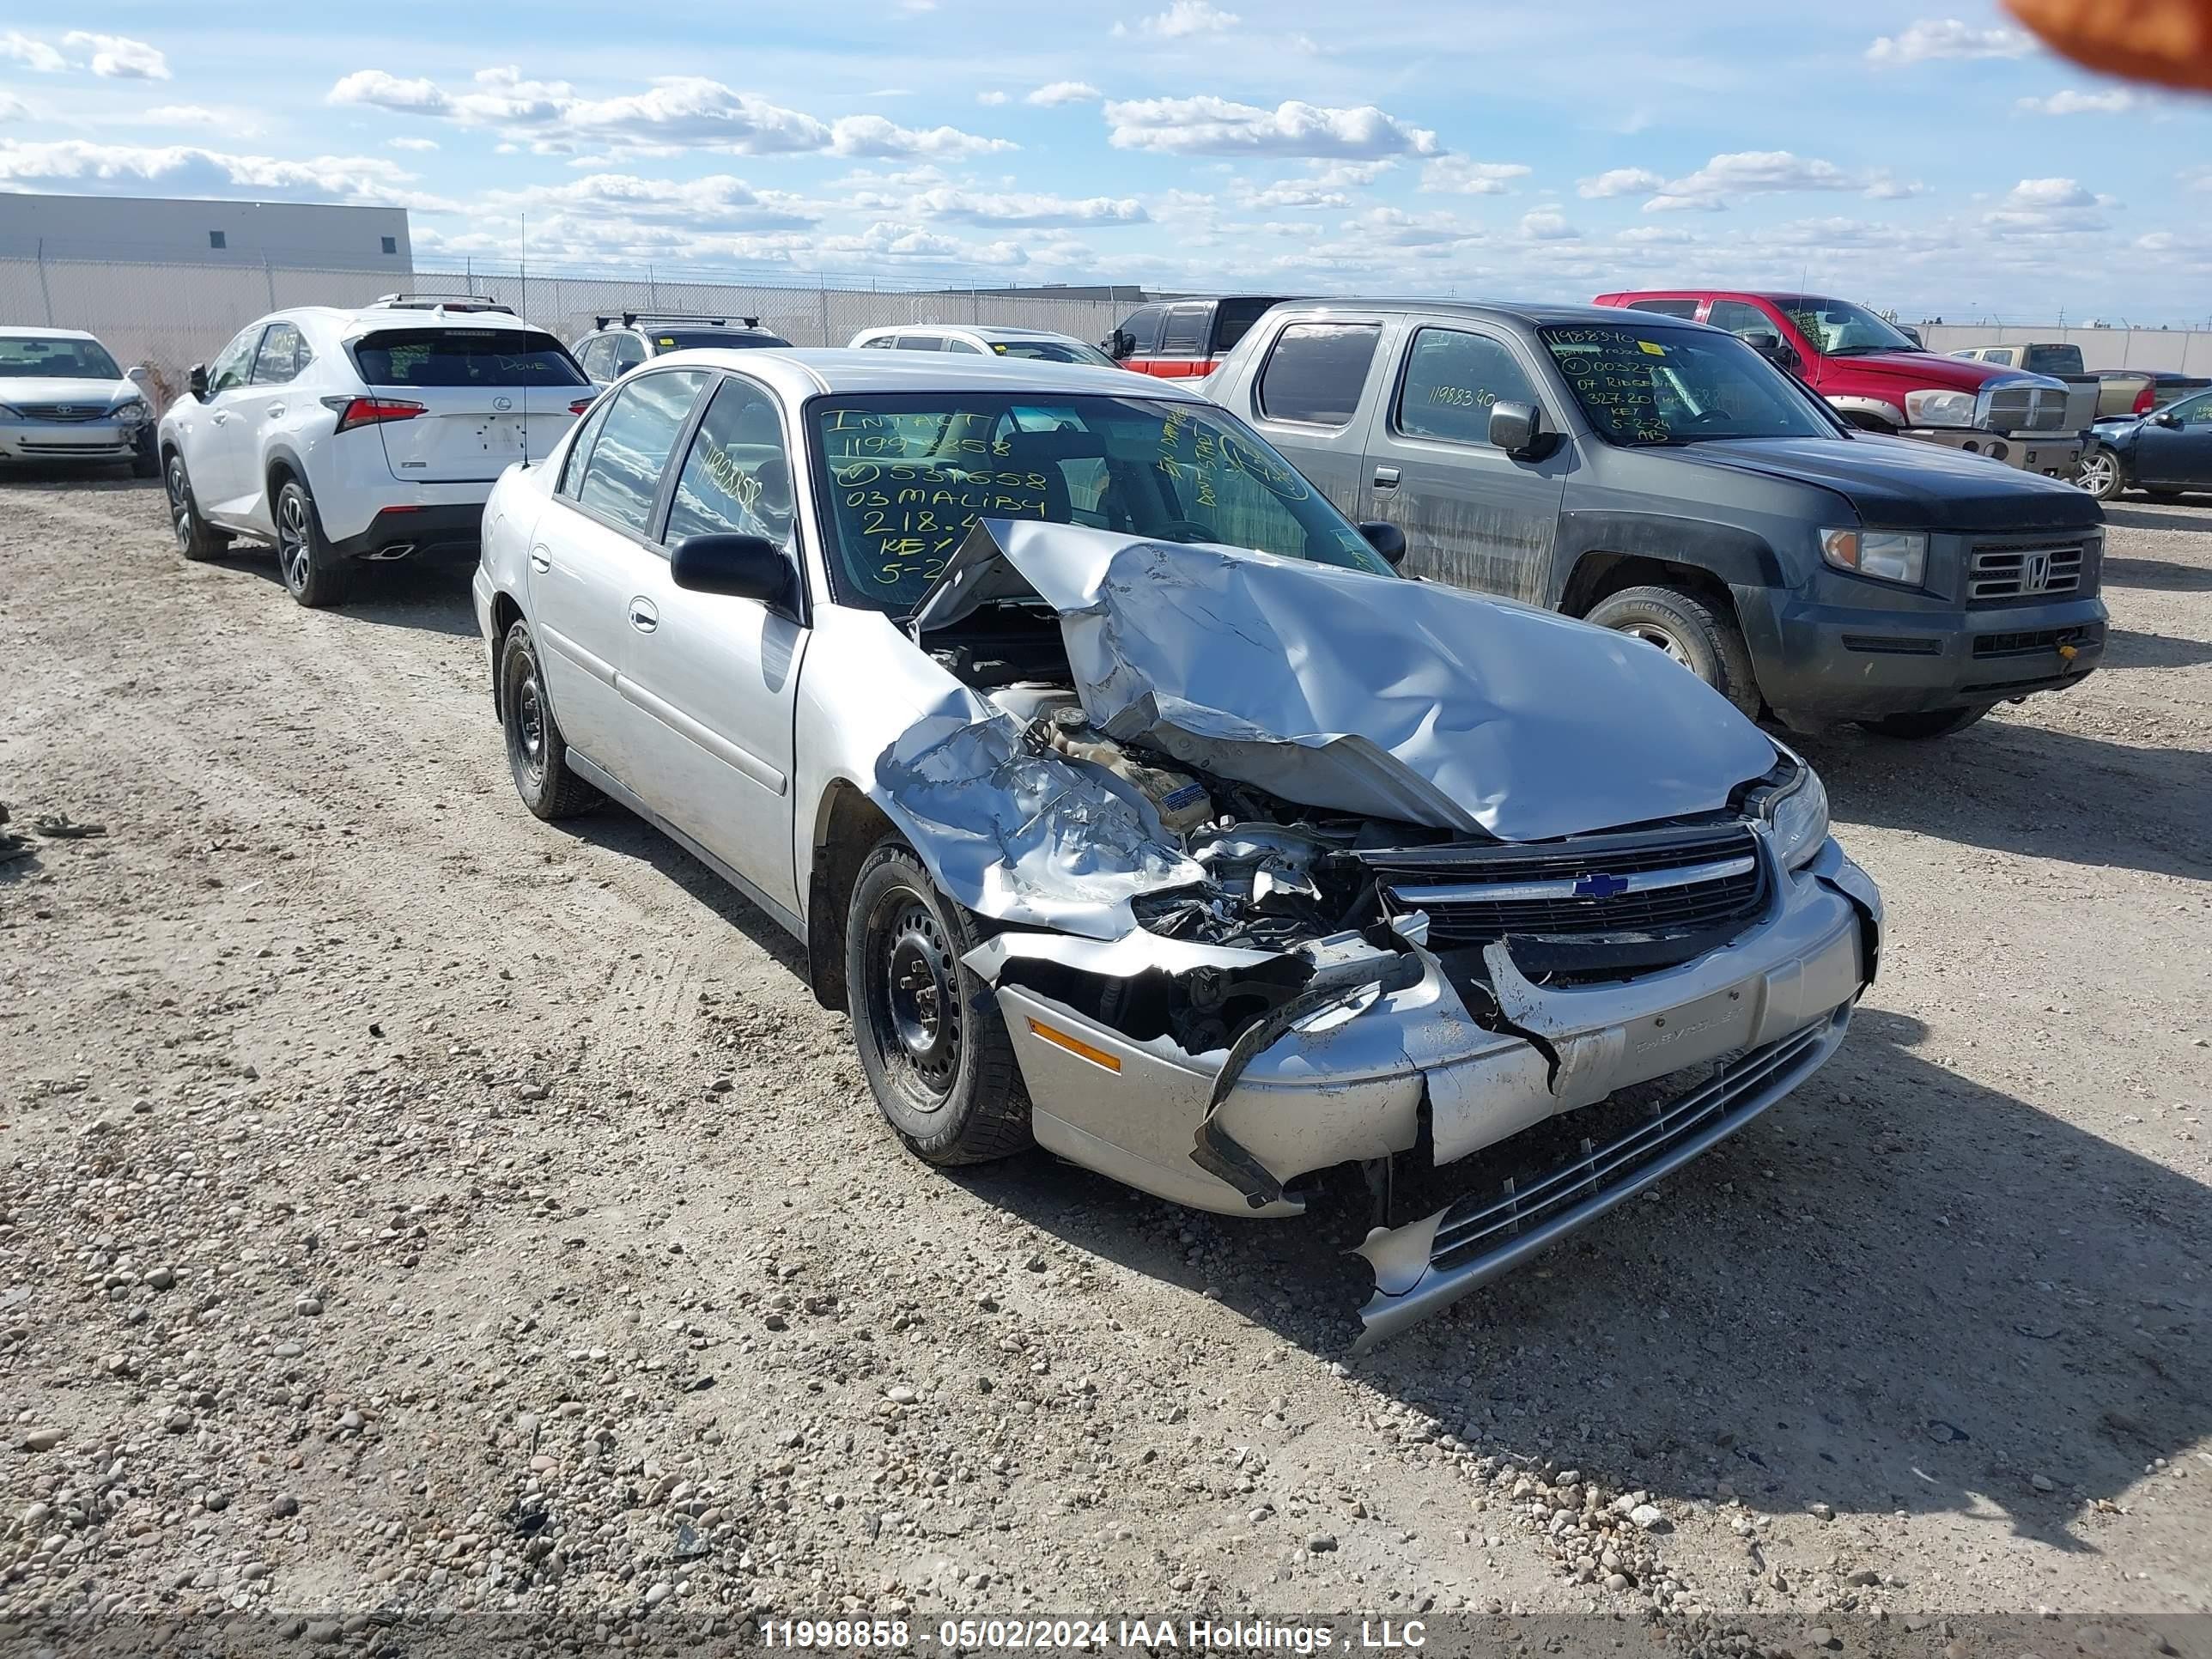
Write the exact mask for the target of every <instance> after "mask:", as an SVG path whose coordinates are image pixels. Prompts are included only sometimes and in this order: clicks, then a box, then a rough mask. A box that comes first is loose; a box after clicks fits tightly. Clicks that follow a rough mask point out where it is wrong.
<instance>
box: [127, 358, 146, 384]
mask: <svg viewBox="0 0 2212 1659" xmlns="http://www.w3.org/2000/svg"><path fill="white" fill-rule="evenodd" d="M123 378H124V379H125V380H128V381H130V382H131V385H133V386H143V385H145V384H146V381H147V380H148V378H149V377H148V375H147V374H146V365H145V364H143V363H139V364H137V365H135V366H134V367H132V368H126V369H125V370H124V371H123Z"/></svg>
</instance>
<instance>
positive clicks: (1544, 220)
mask: <svg viewBox="0 0 2212 1659" xmlns="http://www.w3.org/2000/svg"><path fill="white" fill-rule="evenodd" d="M1521 234H1522V235H1523V236H1525V237H1527V238H1528V240H1530V241H1532V242H1559V241H1565V240H1571V239H1573V238H1577V237H1579V236H1580V235H1581V234H1582V232H1580V231H1578V230H1577V229H1576V228H1574V227H1573V226H1572V225H1571V224H1569V223H1568V222H1567V218H1566V216H1565V214H1563V213H1553V212H1552V211H1550V210H1547V209H1543V208H1539V209H1538V210H1536V211H1534V212H1533V213H1524V214H1522V216H1521Z"/></svg>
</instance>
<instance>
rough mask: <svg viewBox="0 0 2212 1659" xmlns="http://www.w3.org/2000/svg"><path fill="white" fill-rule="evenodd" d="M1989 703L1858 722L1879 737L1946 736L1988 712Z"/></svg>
mask: <svg viewBox="0 0 2212 1659" xmlns="http://www.w3.org/2000/svg"><path fill="white" fill-rule="evenodd" d="M1989 712H1990V705H1989V704H1988V703H1981V704H1978V705H1977V706H1975V707H1974V708H1929V709H1925V710H1923V711H1922V712H1921V713H1919V714H1884V715H1883V716H1882V717H1881V719H1880V720H1861V721H1860V722H1859V724H1860V725H1861V726H1864V727H1865V728H1866V729H1867V730H1868V731H1869V732H1874V733H1875V735H1876V736H1878V737H1884V738H1902V739H1904V740H1905V741H1907V742H1917V741H1918V740H1919V739H1921V738H1948V737H1949V736H1950V735H1951V734H1952V733H1953V732H1963V731H1965V730H1966V728H1967V727H1968V726H1972V724H1973V723H1974V722H1975V721H1976V720H1979V719H1981V717H1982V716H1983V715H1984V714H1988V713H1989Z"/></svg>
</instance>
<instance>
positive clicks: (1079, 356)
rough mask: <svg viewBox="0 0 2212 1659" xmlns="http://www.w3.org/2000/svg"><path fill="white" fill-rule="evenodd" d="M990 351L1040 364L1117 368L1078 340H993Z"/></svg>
mask: <svg viewBox="0 0 2212 1659" xmlns="http://www.w3.org/2000/svg"><path fill="white" fill-rule="evenodd" d="M991 349H992V350H993V351H995V352H996V353H998V355H999V356H1001V357H1027V358H1029V359H1030V360H1031V361H1033V362H1040V363H1088V364H1089V365H1090V366H1091V368H1120V367H1121V365H1120V364H1118V363H1116V362H1115V361H1114V360H1113V359H1112V358H1111V357H1109V356H1107V355H1106V354H1105V353H1104V352H1103V351H1101V350H1100V349H1098V348H1097V346H1090V345H1085V344H1084V343H1083V342H1082V341H1080V340H994V341H992V342H991Z"/></svg>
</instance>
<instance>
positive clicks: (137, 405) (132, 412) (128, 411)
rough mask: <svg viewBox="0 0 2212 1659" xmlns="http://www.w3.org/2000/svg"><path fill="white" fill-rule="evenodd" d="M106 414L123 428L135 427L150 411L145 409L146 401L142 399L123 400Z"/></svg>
mask: <svg viewBox="0 0 2212 1659" xmlns="http://www.w3.org/2000/svg"><path fill="white" fill-rule="evenodd" d="M108 413H110V414H111V415H112V416H114V417H115V418H116V419H117V420H118V421H120V422H123V424H124V425H125V426H137V424H138V423H139V422H141V421H143V420H144V419H145V418H146V417H147V416H148V415H149V414H150V413H152V411H151V410H149V409H148V408H147V407H146V400H145V399H144V398H125V399H124V400H123V401H122V402H121V403H119V404H116V405H115V407H114V408H113V409H112V410H109V411H108Z"/></svg>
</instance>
